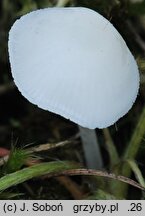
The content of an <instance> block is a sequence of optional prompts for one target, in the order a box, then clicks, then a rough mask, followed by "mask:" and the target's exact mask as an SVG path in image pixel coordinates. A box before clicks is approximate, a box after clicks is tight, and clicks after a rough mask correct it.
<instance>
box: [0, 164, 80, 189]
mask: <svg viewBox="0 0 145 216" xmlns="http://www.w3.org/2000/svg"><path fill="white" fill-rule="evenodd" d="M73 168H76V165H74V164H73V163H70V162H66V161H65V162H64V161H62V162H60V161H59V162H48V163H41V164H37V165H34V166H31V167H28V168H24V169H22V170H20V171H17V172H14V173H11V174H8V175H6V176H4V177H2V178H0V191H3V190H5V189H8V188H10V187H12V186H15V185H17V184H20V183H22V182H24V181H27V180H29V179H32V178H35V177H39V176H42V175H45V174H50V173H52V172H60V171H65V170H67V169H73Z"/></svg>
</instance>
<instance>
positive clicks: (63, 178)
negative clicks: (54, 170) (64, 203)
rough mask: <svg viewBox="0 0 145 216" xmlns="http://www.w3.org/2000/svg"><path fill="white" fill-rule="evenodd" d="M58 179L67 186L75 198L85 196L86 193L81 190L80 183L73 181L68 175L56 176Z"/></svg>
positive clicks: (78, 198)
mask: <svg viewBox="0 0 145 216" xmlns="http://www.w3.org/2000/svg"><path fill="white" fill-rule="evenodd" d="M56 180H57V181H58V182H59V183H60V184H62V185H63V186H65V188H66V189H67V190H68V191H69V192H70V194H71V195H72V197H73V198H74V199H76V200H80V199H83V198H84V193H83V192H82V191H81V189H80V187H79V185H78V184H77V183H76V182H74V181H72V180H71V179H70V178H69V177H68V176H58V177H56Z"/></svg>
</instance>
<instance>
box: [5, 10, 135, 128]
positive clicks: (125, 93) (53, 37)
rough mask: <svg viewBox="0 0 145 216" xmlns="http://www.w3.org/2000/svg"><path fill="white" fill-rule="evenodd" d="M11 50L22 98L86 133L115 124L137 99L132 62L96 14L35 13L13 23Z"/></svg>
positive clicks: (111, 29)
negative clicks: (61, 117)
mask: <svg viewBox="0 0 145 216" xmlns="http://www.w3.org/2000/svg"><path fill="white" fill-rule="evenodd" d="M8 46H9V56H10V63H11V69H12V75H13V78H14V81H15V83H16V85H17V86H18V89H19V90H20V91H21V93H22V94H23V95H24V96H25V97H26V98H27V99H28V100H29V101H30V102H32V103H34V104H37V105H38V106H39V107H40V108H42V109H45V110H49V111H51V112H54V113H57V114H59V115H61V116H63V117H65V118H67V119H70V120H71V121H73V122H75V123H77V124H79V125H81V126H83V127H85V128H90V129H94V128H105V127H108V126H110V125H112V124H114V123H115V122H116V121H117V120H118V119H119V118H121V117H122V116H123V115H125V114H126V113H127V112H128V111H129V109H130V108H131V107H132V105H133V103H134V101H135V99H136V97H137V93H138V89H139V73H138V68H137V65H136V62H135V60H134V57H133V56H132V54H131V52H130V51H129V49H128V47H127V45H126V43H125V41H124V40H123V38H122V37H121V35H120V34H119V33H118V32H117V30H116V29H115V28H114V27H113V25H112V24H111V23H110V22H109V21H108V20H107V19H105V18H104V17H102V16H101V15H100V14H98V13H97V12H95V11H93V10H90V9H87V8H47V9H41V10H37V11H34V12H31V13H29V14H27V15H24V16H22V17H21V18H20V19H19V20H17V21H16V22H15V23H14V25H13V26H12V28H11V30H10V33H9V43H8Z"/></svg>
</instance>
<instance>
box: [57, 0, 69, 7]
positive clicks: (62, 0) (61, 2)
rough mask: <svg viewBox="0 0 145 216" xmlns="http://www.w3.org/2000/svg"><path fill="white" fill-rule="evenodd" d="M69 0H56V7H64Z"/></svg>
mask: <svg viewBox="0 0 145 216" xmlns="http://www.w3.org/2000/svg"><path fill="white" fill-rule="evenodd" d="M69 1H70V0H58V2H57V4H56V7H64V6H65V5H66V4H68V3H69Z"/></svg>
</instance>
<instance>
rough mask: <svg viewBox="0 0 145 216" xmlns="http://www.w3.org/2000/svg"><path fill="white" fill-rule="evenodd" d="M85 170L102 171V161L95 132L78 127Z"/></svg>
mask: <svg viewBox="0 0 145 216" xmlns="http://www.w3.org/2000/svg"><path fill="white" fill-rule="evenodd" d="M79 130H80V136H81V140H82V144H83V150H84V155H85V159H86V165H87V168H91V169H102V168H103V159H102V155H101V151H100V147H99V143H98V139H97V136H96V132H95V130H91V129H88V128H84V127H81V126H79Z"/></svg>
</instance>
